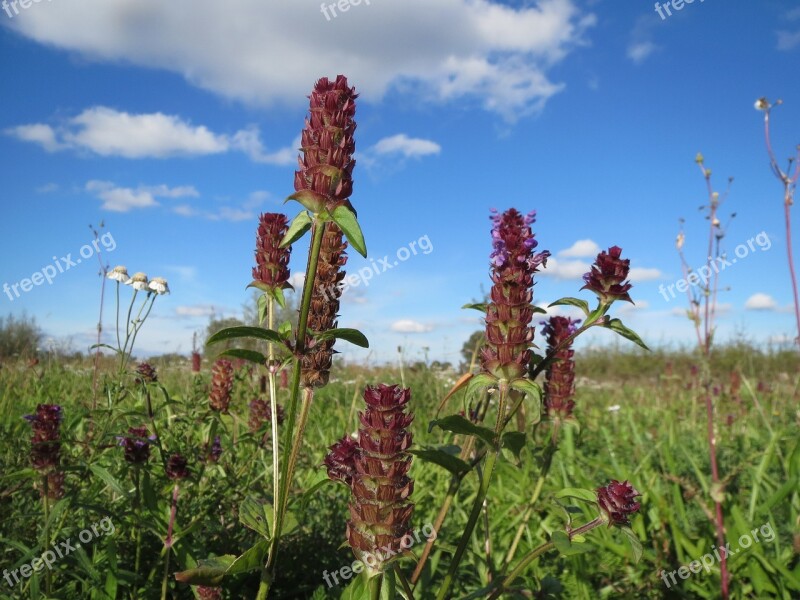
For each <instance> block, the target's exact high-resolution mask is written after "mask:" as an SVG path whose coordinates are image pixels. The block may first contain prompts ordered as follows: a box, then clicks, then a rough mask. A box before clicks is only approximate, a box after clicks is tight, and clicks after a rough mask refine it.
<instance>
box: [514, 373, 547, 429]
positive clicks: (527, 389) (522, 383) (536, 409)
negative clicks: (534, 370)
mask: <svg viewBox="0 0 800 600" xmlns="http://www.w3.org/2000/svg"><path fill="white" fill-rule="evenodd" d="M511 389H512V390H517V391H518V392H522V393H523V394H525V395H526V396H528V398H530V399H531V402H530V404H528V405H527V406H528V409H529V411H528V412H529V416H530V419H531V423H533V424H534V425H535V424H536V423H538V422H539V421H541V420H542V388H541V387H539V384H538V383H534V382H533V381H531V380H530V379H525V378H524V377H520V378H519V379H515V380H514V381H512V382H511Z"/></svg>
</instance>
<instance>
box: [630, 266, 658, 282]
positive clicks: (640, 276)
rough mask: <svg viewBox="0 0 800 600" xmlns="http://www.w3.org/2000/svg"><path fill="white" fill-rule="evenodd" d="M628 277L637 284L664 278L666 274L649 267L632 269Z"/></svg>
mask: <svg viewBox="0 0 800 600" xmlns="http://www.w3.org/2000/svg"><path fill="white" fill-rule="evenodd" d="M628 275H629V277H628V278H629V279H630V280H631V281H637V282H641V281H654V280H656V279H663V278H664V274H663V273H662V272H661V271H660V270H658V269H653V268H647V267H632V268H631V270H630V273H629V274H628Z"/></svg>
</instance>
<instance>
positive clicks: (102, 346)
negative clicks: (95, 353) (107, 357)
mask: <svg viewBox="0 0 800 600" xmlns="http://www.w3.org/2000/svg"><path fill="white" fill-rule="evenodd" d="M95 348H108V349H109V350H113V351H114V352H116V353H117V354H119V348H114V347H113V346H109V345H108V344H92V345H91V346H89V350H94V349H95Z"/></svg>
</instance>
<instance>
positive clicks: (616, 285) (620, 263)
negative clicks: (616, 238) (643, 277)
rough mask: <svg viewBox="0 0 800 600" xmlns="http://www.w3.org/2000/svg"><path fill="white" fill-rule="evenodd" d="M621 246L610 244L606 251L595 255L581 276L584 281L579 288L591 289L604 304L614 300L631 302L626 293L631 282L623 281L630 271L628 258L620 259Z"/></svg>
mask: <svg viewBox="0 0 800 600" xmlns="http://www.w3.org/2000/svg"><path fill="white" fill-rule="evenodd" d="M621 254H622V248H620V247H619V246H612V247H611V248H609V249H608V252H606V251H605V250H603V251H602V252H600V254H598V255H597V259H596V260H595V262H594V264H593V265H592V270H591V271H589V272H588V273H586V274H585V275H584V276H583V280H584V281H585V282H586V285H584V286H583V287H582V288H581V289H582V290H591V291H593V292H594V293H595V294H597V297H598V298H599V299H600V301H601V302H602V303H604V304H611V303H612V302H614V301H615V300H626V301H627V302H630V303H631V304H633V300H631V297H630V296H629V295H628V290H630V289H631V287H632V286H631V284H630V282H628V281H625V280H626V279H627V277H628V272H629V271H630V265H631V261H630V259H627V258H626V259H624V260H623V259H622V258H620V255H621Z"/></svg>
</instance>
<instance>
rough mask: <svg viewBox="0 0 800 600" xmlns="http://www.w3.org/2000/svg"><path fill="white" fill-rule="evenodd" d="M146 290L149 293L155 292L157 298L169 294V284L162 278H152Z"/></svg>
mask: <svg viewBox="0 0 800 600" xmlns="http://www.w3.org/2000/svg"><path fill="white" fill-rule="evenodd" d="M147 289H149V290H150V291H151V292H155V293H156V294H158V295H159V296H161V295H162V294H169V284H168V283H167V280H166V279H164V278H163V277H153V279H151V280H150V283H149V284H148V285H147Z"/></svg>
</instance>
